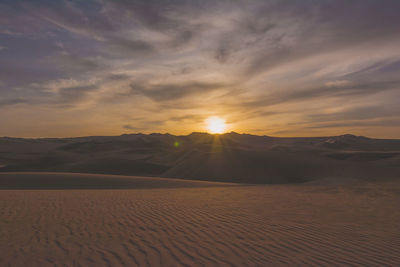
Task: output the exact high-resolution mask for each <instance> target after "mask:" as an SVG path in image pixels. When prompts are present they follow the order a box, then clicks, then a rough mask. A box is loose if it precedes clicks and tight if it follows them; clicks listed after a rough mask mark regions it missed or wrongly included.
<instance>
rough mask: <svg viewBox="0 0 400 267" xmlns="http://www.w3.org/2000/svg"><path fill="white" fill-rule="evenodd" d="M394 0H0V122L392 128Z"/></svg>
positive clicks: (399, 86) (397, 60) (29, 129)
mask: <svg viewBox="0 0 400 267" xmlns="http://www.w3.org/2000/svg"><path fill="white" fill-rule="evenodd" d="M399 10H400V1H398V0H392V1H391V0H375V1H373V0H359V1H357V0H353V1H347V0H346V1H342V0H332V1H329V0H325V1H322V0H297V1H296V0H287V1H282V0H260V1H256V0H254V1H253V0H247V1H246V0H243V1H239V0H237V1H234V0H231V1H228V0H219V1H211V0H190V1H189V0H163V1H162V0H125V1H124V0H112V1H111V0H110V1H106V0H88V1H61V0H38V1H30V0H26V1H19V0H2V1H0V136H16V137H61V136H83V135H119V134H122V133H132V132H144V133H149V132H170V133H173V134H188V133H190V132H192V131H205V129H204V120H205V119H206V118H207V117H209V116H219V117H222V118H224V119H226V120H227V123H228V124H229V129H228V130H229V131H230V130H233V131H237V132H246V133H252V134H258V135H264V134H266V135H274V136H319V135H337V134H343V133H353V134H358V135H366V136H371V137H382V138H400V16H399Z"/></svg>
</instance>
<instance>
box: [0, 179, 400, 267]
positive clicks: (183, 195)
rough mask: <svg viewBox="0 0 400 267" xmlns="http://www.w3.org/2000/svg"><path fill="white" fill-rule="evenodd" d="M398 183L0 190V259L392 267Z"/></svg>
mask: <svg viewBox="0 0 400 267" xmlns="http://www.w3.org/2000/svg"><path fill="white" fill-rule="evenodd" d="M399 192H400V185H399V184H381V185H376V184H369V185H368V184H367V185H363V186H347V187H339V186H337V187H323V186H238V187H226V188H225V187H218V188H179V189H138V190H43V191H42V190H32V191H30V190H20V191H18V190H14V191H13V190H3V191H0V218H1V221H0V266H280V265H289V266H299V265H303V266H337V265H345V266H387V265H389V266H399V265H400V224H399V222H400V193H399Z"/></svg>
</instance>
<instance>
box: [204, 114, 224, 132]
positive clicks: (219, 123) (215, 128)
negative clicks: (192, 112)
mask: <svg viewBox="0 0 400 267" xmlns="http://www.w3.org/2000/svg"><path fill="white" fill-rule="evenodd" d="M206 124H207V129H208V131H210V133H213V134H220V133H223V132H224V131H225V129H226V123H225V120H224V119H221V118H220V117H216V116H213V117H209V118H208V119H206Z"/></svg>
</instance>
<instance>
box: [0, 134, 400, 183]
mask: <svg viewBox="0 0 400 267" xmlns="http://www.w3.org/2000/svg"><path fill="white" fill-rule="evenodd" d="M0 171H2V172H8V171H56V172H57V171H59V172H82V173H102V174H124V175H141V176H160V177H171V178H183V179H199V180H211V181H227V182H228V181H229V182H243V183H263V184H271V183H301V182H308V181H314V180H319V179H333V180H335V179H340V180H343V179H344V180H346V179H351V180H354V179H356V180H357V179H358V180H371V179H390V178H400V140H387V139H372V138H367V137H363V136H354V135H349V134H346V135H341V136H328V137H301V138H279V137H270V136H257V135H250V134H238V133H235V132H231V133H226V134H221V135H211V134H208V133H192V134H189V135H186V136H174V135H170V134H148V135H147V134H124V135H121V136H90V137H78V138H40V139H23V138H9V137H3V138H0Z"/></svg>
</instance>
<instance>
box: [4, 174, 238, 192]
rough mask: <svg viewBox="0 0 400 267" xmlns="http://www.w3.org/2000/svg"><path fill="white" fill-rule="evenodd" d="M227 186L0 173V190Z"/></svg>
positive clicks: (64, 175)
mask: <svg viewBox="0 0 400 267" xmlns="http://www.w3.org/2000/svg"><path fill="white" fill-rule="evenodd" d="M230 185H235V184H230V183H218V182H203V181H192V180H182V179H170V178H168V179H167V178H155V177H134V176H122V175H104V174H83V173H43V172H36V173H32V172H13V173H0V189H139V188H140V189H144V188H189V187H212V186H230Z"/></svg>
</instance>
